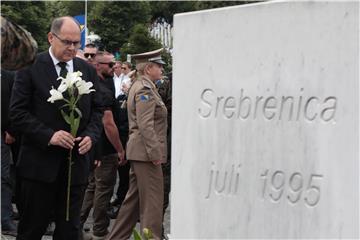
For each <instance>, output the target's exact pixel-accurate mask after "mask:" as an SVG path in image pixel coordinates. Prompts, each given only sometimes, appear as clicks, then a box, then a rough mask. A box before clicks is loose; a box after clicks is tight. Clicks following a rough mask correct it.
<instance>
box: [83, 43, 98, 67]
mask: <svg viewBox="0 0 360 240" xmlns="http://www.w3.org/2000/svg"><path fill="white" fill-rule="evenodd" d="M97 52H98V48H97V47H96V45H95V44H93V43H88V44H86V45H85V48H84V57H85V58H86V61H87V62H88V63H90V64H92V65H93V66H94V67H95V61H94V60H95V56H96V53H97Z"/></svg>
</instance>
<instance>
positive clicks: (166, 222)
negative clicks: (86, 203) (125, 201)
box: [1, 179, 170, 240]
mask: <svg viewBox="0 0 360 240" xmlns="http://www.w3.org/2000/svg"><path fill="white" fill-rule="evenodd" d="M118 181H119V179H117V182H116V185H115V189H117V185H118ZM91 216H92V212H91V213H90V216H89V218H88V220H87V222H86V223H85V226H84V228H86V227H88V228H89V229H91V228H92V222H93V219H92V217H91ZM114 222H115V220H111V222H110V227H109V229H111V228H112V226H113V224H114ZM164 227H165V234H169V232H170V204H169V207H168V209H167V210H166V212H165V216H164ZM136 228H137V230H138V231H139V228H140V225H139V224H137V225H136ZM89 233H90V234H91V230H90V232H89ZM15 239H16V238H15V237H11V236H7V235H2V234H1V240H15ZM131 239H133V238H131ZM42 240H52V237H51V236H44V237H43V238H42Z"/></svg>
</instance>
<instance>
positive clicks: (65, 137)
mask: <svg viewBox="0 0 360 240" xmlns="http://www.w3.org/2000/svg"><path fill="white" fill-rule="evenodd" d="M74 142H75V138H74V137H73V136H72V135H71V134H70V133H68V132H66V131H64V130H59V131H57V132H55V133H54V135H52V137H51V139H50V142H49V143H50V145H54V146H60V147H63V148H66V149H72V148H73V147H74V144H75V143H74Z"/></svg>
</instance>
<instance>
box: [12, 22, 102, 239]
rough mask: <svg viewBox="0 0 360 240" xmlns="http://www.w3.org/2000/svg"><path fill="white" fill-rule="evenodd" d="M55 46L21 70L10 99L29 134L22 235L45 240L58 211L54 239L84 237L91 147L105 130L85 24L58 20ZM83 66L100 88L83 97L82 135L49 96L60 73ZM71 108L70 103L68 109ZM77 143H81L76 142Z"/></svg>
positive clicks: (22, 168)
mask: <svg viewBox="0 0 360 240" xmlns="http://www.w3.org/2000/svg"><path fill="white" fill-rule="evenodd" d="M48 41H49V43H50V45H51V46H50V48H49V50H48V51H46V52H43V53H40V54H39V55H38V56H37V57H36V60H35V62H34V64H32V65H31V66H30V67H28V68H25V69H23V70H21V71H19V72H18V74H17V77H16V79H15V83H14V87H13V92H12V94H13V95H12V99H11V104H10V119H11V120H12V122H13V124H14V128H15V129H17V130H18V131H19V132H20V133H21V134H22V136H23V140H22V145H21V148H20V149H21V150H20V153H19V160H18V173H19V176H20V181H21V183H20V185H21V187H20V188H21V189H20V202H21V204H20V213H21V214H20V215H21V216H20V221H19V225H18V236H17V239H18V240H22V239H26V240H30V239H31V240H40V239H41V238H42V236H43V235H44V233H45V231H46V227H47V225H48V223H49V220H50V217H53V216H55V224H56V228H55V231H54V236H53V239H56V240H65V239H66V240H75V239H76V240H77V239H79V225H80V209H81V204H82V201H83V196H84V190H85V187H86V183H87V177H88V174H89V166H90V161H89V151H90V150H91V148H92V146H93V145H94V143H95V142H96V141H97V140H98V139H99V136H100V133H101V131H102V123H101V119H102V115H103V113H102V107H101V104H102V101H101V98H100V95H99V90H98V79H97V76H96V71H95V69H94V68H93V67H91V66H90V65H89V64H87V63H86V62H85V61H83V60H82V59H80V58H75V56H76V51H77V49H78V48H79V47H80V26H79V24H78V23H77V22H76V20H74V19H73V18H72V17H60V18H57V19H55V20H54V21H53V22H52V25H51V30H50V32H49V33H48ZM74 71H81V72H82V74H83V75H82V78H83V79H84V80H85V81H87V82H92V83H93V84H94V89H95V90H96V91H95V92H92V93H90V94H88V95H84V96H82V97H81V99H80V101H79V102H78V104H77V106H78V108H79V109H80V111H81V113H82V118H81V120H80V125H79V129H78V134H77V136H72V135H71V134H70V132H69V125H68V124H67V123H66V122H65V121H64V119H63V117H62V115H61V112H60V109H59V108H60V107H61V106H62V105H63V104H64V102H61V101H57V102H55V103H49V102H47V99H48V98H49V97H50V93H49V90H50V89H51V88H52V87H54V88H57V87H58V86H59V84H60V81H57V80H56V79H57V78H58V77H59V76H65V75H66V73H67V72H74ZM65 111H66V109H65ZM75 144H76V145H75ZM70 150H71V152H72V156H73V165H72V180H71V184H70V186H71V194H70V219H69V220H68V221H67V220H66V216H65V214H66V203H67V177H68V156H69V152H70Z"/></svg>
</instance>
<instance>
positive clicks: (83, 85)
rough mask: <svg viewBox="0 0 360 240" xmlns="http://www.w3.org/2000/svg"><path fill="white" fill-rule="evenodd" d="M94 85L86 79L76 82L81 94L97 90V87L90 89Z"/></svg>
mask: <svg viewBox="0 0 360 240" xmlns="http://www.w3.org/2000/svg"><path fill="white" fill-rule="evenodd" d="M92 86H93V83H92V82H86V81H84V80H81V81H78V82H76V87H77V89H78V93H79V95H83V94H89V93H91V92H95V89H90V88H91V87H92Z"/></svg>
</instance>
